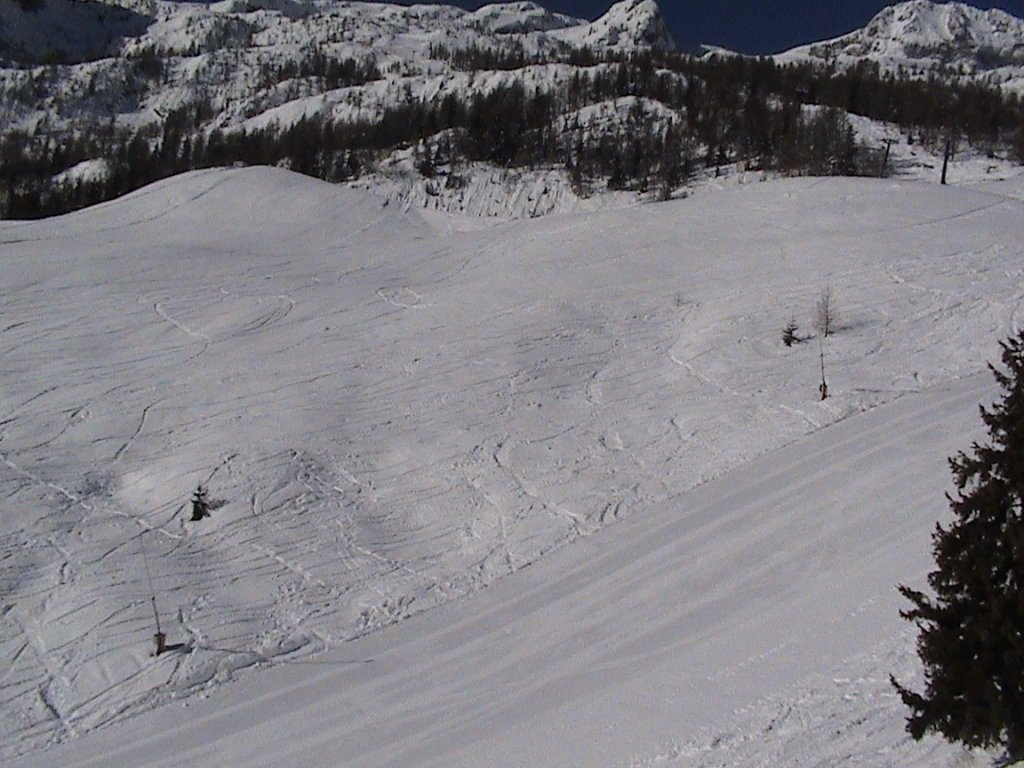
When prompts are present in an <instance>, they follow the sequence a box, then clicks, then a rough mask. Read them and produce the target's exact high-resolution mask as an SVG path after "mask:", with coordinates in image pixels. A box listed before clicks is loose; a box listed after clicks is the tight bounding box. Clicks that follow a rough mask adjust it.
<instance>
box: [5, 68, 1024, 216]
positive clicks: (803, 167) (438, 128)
mask: <svg viewBox="0 0 1024 768" xmlns="http://www.w3.org/2000/svg"><path fill="white" fill-rule="evenodd" d="M433 53H434V54H435V55H437V56H450V57H451V56H455V55H456V53H455V52H452V51H450V50H447V49H444V50H442V49H435V50H434V51H433ZM500 53H501V52H500V51H498V52H491V53H489V54H486V55H487V56H490V57H491V58H494V57H499V58H500ZM478 55H483V54H481V52H480V51H479V49H473V50H471V51H469V52H468V53H466V54H465V57H466V58H467V59H469V58H473V57H476V56H478ZM523 55H524V54H522V51H521V49H518V48H511V49H509V52H508V56H509V61H507V62H504V64H503V63H502V61H500V60H489V61H488V63H489V64H490V65H491V67H492V68H493V69H502V68H505V67H506V66H507V68H514V67H513V65H520V64H521V63H522V56H523ZM565 55H566V56H567V57H568V56H570V54H565ZM571 56H573V57H575V58H576V59H577V60H578V61H577V63H580V64H583V63H584V62H589V61H591V60H592V59H593V57H594V54H593V53H592V52H576V53H573V54H571ZM261 77H262V79H264V80H266V81H267V82H273V81H279V80H281V79H287V78H293V77H313V78H317V79H318V80H319V81H320V82H321V85H322V87H323V88H325V89H326V88H330V87H339V86H341V85H348V84H360V83H363V82H368V81H370V80H373V79H377V78H379V77H381V73H380V72H379V70H377V69H376V67H375V66H374V65H372V63H367V62H357V61H345V62H340V61H336V60H333V59H331V57H329V56H327V55H326V54H324V53H322V52H320V51H316V52H313V53H312V54H310V55H309V56H307V57H306V58H304V59H303V60H301V61H297V62H289V63H284V64H281V65H279V66H278V67H276V68H272V69H271V68H267V69H265V70H264V71H263V72H262V73H261ZM616 100H619V101H616ZM610 103H621V105H622V107H621V109H622V111H623V112H624V114H621V115H619V116H618V117H617V118H616V119H614V120H604V121H595V120H593V119H591V118H589V117H587V108H588V107H594V105H605V106H607V105H608V104H610ZM215 112H216V110H215V108H214V107H213V105H212V104H211V103H210V99H209V97H201V96H200V97H197V98H196V99H195V100H194V101H193V102H192V103H190V104H188V105H186V106H183V107H181V108H179V109H177V110H175V111H173V112H171V113H169V114H168V115H166V116H164V118H163V121H162V123H161V124H160V125H150V126H147V127H144V128H141V129H137V130H131V129H127V128H124V127H119V126H116V125H114V124H113V123H106V124H101V125H97V126H92V127H89V128H88V129H81V128H80V129H79V130H78V131H77V132H76V133H74V134H72V135H69V136H56V135H49V136H45V135H31V134H27V133H24V132H8V133H6V134H5V135H2V136H0V215H2V216H3V217H5V218H34V217H39V216H47V215H53V214H57V213H61V212H65V211H69V210H73V209H75V208H79V207H82V206H84V205H89V204H92V203H96V202H100V201H102V200H106V199H110V198H112V197H115V196H117V195H120V194H123V193H125V192H128V191H130V190H132V189H135V188H137V187H139V186H142V185H145V184H147V183H150V182H152V181H155V180H157V179H159V178H163V177H166V176H168V175H172V174H175V173H179V172H182V171H185V170H190V169H195V168H204V167H211V166H220V165H231V164H249V165H255V164H269V165H282V166H285V167H289V168H291V169H293V170H295V171H298V172H300V173H305V174H308V175H311V176H316V177H319V178H323V179H326V180H330V181H343V180H347V179H351V178H354V177H357V176H359V175H360V174H362V173H364V172H365V171H366V170H367V169H372V168H373V167H374V165H375V164H376V163H377V162H378V161H379V160H380V159H381V158H382V157H384V156H385V155H387V154H389V153H391V152H393V151H394V150H395V149H396V148H402V147H405V148H410V147H415V148H416V149H417V156H418V158H419V162H418V164H417V165H418V167H420V168H421V170H424V171H426V172H428V173H440V172H449V173H454V170H453V166H454V165H457V164H458V163H460V162H463V161H466V162H472V161H483V162H488V163H492V164H494V165H498V166H502V167H516V168H529V167H564V168H565V169H566V170H567V171H568V172H569V174H570V177H571V179H572V181H573V184H574V186H577V188H578V190H580V191H585V190H588V189H594V188H598V187H600V186H602V185H605V186H607V187H610V188H613V189H635V190H639V191H648V190H653V191H656V192H658V193H659V194H666V193H667V192H670V191H671V190H672V189H673V188H676V187H678V186H679V185H680V184H682V183H684V182H685V181H686V179H687V178H688V177H689V176H690V175H691V174H693V173H694V172H695V171H697V170H698V169H701V168H720V167H721V166H723V165H726V164H729V163H735V162H740V161H742V162H743V163H744V164H745V166H746V167H747V168H750V169H764V170H773V171H778V172H781V173H785V174H812V175H828V174H842V175H851V174H858V173H867V174H876V173H878V172H879V170H880V166H881V163H880V157H879V152H878V148H872V147H863V146H859V145H858V144H857V142H856V140H855V136H854V132H853V130H852V128H851V127H850V125H849V122H848V120H847V118H846V114H847V113H852V114H859V115H865V116H867V117H870V118H874V119H877V120H884V121H887V122H891V123H895V124H897V125H899V126H901V127H902V128H903V129H905V130H907V131H909V132H911V133H912V134H913V135H914V137H915V140H916V141H920V142H921V143H923V144H926V145H930V146H931V147H937V146H940V144H941V143H942V142H944V141H945V140H946V139H947V138H948V137H950V136H955V137H957V138H958V139H961V140H964V141H967V142H969V143H970V144H972V145H976V146H981V147H984V148H987V149H989V150H990V151H993V152H994V151H996V150H997V149H1000V148H1007V147H1012V148H1013V151H1015V152H1016V153H1017V157H1018V158H1019V159H1020V160H1022V161H1024V130H1022V128H1021V126H1022V125H1024V109H1022V105H1021V103H1020V100H1019V99H1018V98H1017V97H1016V96H1014V95H1006V94H1002V93H1001V92H999V91H996V90H993V89H987V88H984V87H982V86H979V85H973V84H971V85H958V84H955V83H948V82H940V81H938V80H934V79H933V80H906V79H900V78H899V77H896V76H894V75H891V74H882V73H880V72H879V70H878V68H877V66H876V65H872V64H869V63H864V64H861V65H858V66H856V67H854V68H852V69H849V70H835V69H823V68H820V67H815V66H811V65H786V66H780V65H778V64H776V63H775V62H773V61H771V60H770V59H753V58H743V57H710V58H694V57H690V56H685V55H682V54H678V53H672V52H660V51H648V52H643V53H634V54H628V55H627V54H609V55H607V56H605V57H604V61H603V62H602V63H601V64H593V63H590V64H589V65H584V66H580V67H578V68H577V70H576V71H575V72H574V73H573V74H572V75H571V76H570V77H568V78H563V79H562V80H560V81H557V82H556V83H555V84H554V85H553V86H552V87H550V88H545V89H540V88H528V87H527V86H525V85H524V84H523V83H522V82H521V81H513V82H511V83H509V84H506V85H502V86H499V87H496V88H494V89H492V90H490V91H487V92H481V91H477V92H471V93H465V94H463V93H448V94H447V95H445V96H444V97H443V98H441V99H437V100H432V101H427V100H416V99H412V98H410V99H405V100H403V101H401V102H400V103H396V104H393V105H391V106H389V107H387V108H386V109H384V110H383V112H382V113H381V114H380V115H378V116H377V117H376V118H375V119H372V120H370V119H356V120H347V121H335V120H333V119H332V118H331V117H328V116H324V115H314V116H308V117H304V118H302V119H300V120H299V121H297V122H296V123H294V124H292V125H289V126H285V127H277V126H267V127H264V128H259V129H250V130H241V129H239V130H228V131H221V130H218V129H210V128H209V124H210V122H211V121H212V119H213V117H214V116H215ZM666 115H668V117H666ZM91 158H105V159H106V160H107V162H108V164H109V174H108V175H107V176H106V177H104V178H96V179H81V180H78V181H73V182H66V183H62V184H54V183H52V178H53V176H54V175H56V174H59V173H60V172H61V171H63V170H65V169H67V168H70V167H72V166H74V165H75V164H77V163H79V162H81V161H83V160H87V159H91Z"/></svg>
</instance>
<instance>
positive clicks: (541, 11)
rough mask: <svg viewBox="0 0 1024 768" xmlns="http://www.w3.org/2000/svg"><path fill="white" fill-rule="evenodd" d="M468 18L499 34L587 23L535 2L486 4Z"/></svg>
mask: <svg viewBox="0 0 1024 768" xmlns="http://www.w3.org/2000/svg"><path fill="white" fill-rule="evenodd" d="M467 18H468V19H469V20H471V21H473V22H476V23H478V24H480V26H481V27H483V28H484V29H487V30H488V31H490V32H492V33H494V34H499V35H504V34H522V33H525V32H549V31H551V30H553V29H565V28H566V27H574V26H579V25H580V24H585V23H586V22H584V21H581V20H580V19H575V18H573V17H571V16H565V15H564V14H561V13H553V12H551V11H549V10H547V9H546V8H542V7H541V6H539V5H537V4H536V3H533V2H517V3H495V4H493V5H485V6H483V7H482V8H479V9H478V10H476V11H474V12H473V13H471V14H469V16H468V17H467Z"/></svg>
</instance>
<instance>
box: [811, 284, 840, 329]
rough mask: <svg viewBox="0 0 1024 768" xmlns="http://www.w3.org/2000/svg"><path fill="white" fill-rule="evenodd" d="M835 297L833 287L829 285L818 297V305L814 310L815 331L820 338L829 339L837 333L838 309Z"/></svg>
mask: <svg viewBox="0 0 1024 768" xmlns="http://www.w3.org/2000/svg"><path fill="white" fill-rule="evenodd" d="M834 299H835V297H834V296H833V294H832V286H831V285H828V286H825V288H824V289H823V290H822V292H821V296H819V297H818V304H817V306H816V307H815V308H814V330H816V331H817V332H818V335H819V336H824V337H826V338H827V337H828V336H831V335H832V334H833V333H835V331H836V322H837V315H836V307H835V300H834Z"/></svg>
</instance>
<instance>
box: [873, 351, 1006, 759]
mask: <svg viewBox="0 0 1024 768" xmlns="http://www.w3.org/2000/svg"><path fill="white" fill-rule="evenodd" d="M1000 346H1001V347H1002V350H1003V352H1002V362H1003V366H1004V368H1005V370H1000V369H998V368H996V367H995V366H989V367H990V368H991V370H992V372H993V374H994V375H995V378H996V381H997V382H999V385H1000V387H1001V388H1002V389H1003V392H1004V394H1003V398H1002V401H1001V402H1000V403H998V404H996V405H994V406H993V407H992V408H991V410H989V409H987V408H985V407H982V408H981V418H982V420H983V421H984V422H985V425H986V427H987V428H988V433H989V441H988V442H987V443H986V444H984V445H979V444H978V443H975V444H974V445H973V446H972V450H971V453H970V455H968V454H965V453H963V452H961V453H959V454H957V455H956V456H954V457H953V458H951V459H950V467H951V469H952V472H953V477H954V479H955V483H956V489H957V490H956V495H955V496H949V497H948V498H949V502H950V507H951V509H952V511H953V513H954V515H955V520H954V522H953V523H952V524H951V525H950V527H949V528H943V527H942V526H941V525H940V526H937V528H936V531H935V533H934V535H933V551H934V556H935V563H936V570H935V571H933V572H932V573H931V574H929V576H928V583H929V585H930V586H931V588H932V590H934V592H935V597H934V598H931V597H928V596H926V595H925V594H923V593H922V592H918V591H916V590H913V589H910V588H908V587H905V586H901V587H900V588H899V589H900V592H901V593H902V594H903V595H904V596H905V597H906V598H908V599H909V600H910V601H911V602H912V603H913V604H914V607H913V608H912V609H910V610H907V611H904V612H902V615H903V617H904V618H906V619H908V620H910V621H913V622H915V623H916V624H917V625H918V627H919V629H920V634H919V636H918V640H917V647H918V654H919V655H920V657H921V661H922V662H923V664H924V667H925V691H924V693H921V694H918V693H915V692H913V691H911V690H908V689H907V688H904V687H903V686H901V685H900V684H899V683H897V682H896V680H895V679H894V680H893V684H894V685H895V686H896V688H897V689H898V690H899V693H900V696H901V697H902V698H903V701H904V703H905V704H906V705H907V706H908V707H909V708H910V710H911V714H910V716H909V717H908V718H907V730H908V731H909V732H910V734H911V735H912V736H913V737H914V738H916V739H920V738H921V737H922V736H924V734H925V733H928V732H938V733H941V734H942V735H943V736H945V737H946V738H947V739H948V740H950V741H954V742H960V743H962V744H965V745H967V746H969V747H995V746H1001V747H1003V748H1005V750H1006V757H1007V759H1008V762H1015V761H1017V760H1021V759H1024V509H1022V503H1024V331H1021V332H1020V333H1018V334H1017V336H1016V337H1011V338H1010V339H1008V340H1007V341H1005V342H1001V343H1000Z"/></svg>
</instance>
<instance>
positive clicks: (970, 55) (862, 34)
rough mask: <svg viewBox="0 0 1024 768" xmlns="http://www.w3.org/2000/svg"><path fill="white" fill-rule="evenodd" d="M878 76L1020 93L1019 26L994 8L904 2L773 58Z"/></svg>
mask: <svg viewBox="0 0 1024 768" xmlns="http://www.w3.org/2000/svg"><path fill="white" fill-rule="evenodd" d="M774 58H775V59H776V60H777V61H780V62H783V63H788V62H797V61H813V62H819V63H822V64H835V65H838V66H852V65H855V64H857V63H860V62H865V61H868V62H873V63H877V64H878V66H879V67H880V68H881V70H882V71H884V72H889V73H893V74H896V73H899V72H901V71H902V72H903V73H904V74H909V75H911V76H917V77H926V76H928V75H938V76H943V75H945V76H949V77H954V78H957V77H959V78H969V79H976V80H978V81H980V82H982V83H984V84H986V85H990V86H994V87H1002V88H1006V89H1009V90H1013V91H1017V92H1022V93H1024V20H1021V19H1019V18H1017V17H1016V16H1013V15H1012V14H1010V13H1007V12H1006V11H1003V10H1001V9H998V8H992V9H988V10H984V9H980V8H976V7H974V6H971V5H968V4H966V3H961V2H949V3H938V2H933V1H932V0H906V2H902V3H897V4H896V5H891V6H889V7H887V8H884V9H883V10H882V11H880V12H879V13H878V14H876V15H875V16H874V17H873V18H872V19H871V21H869V22H868V24H866V25H865V26H864V27H863V28H861V29H858V30H854V31H853V32H850V33H848V34H845V35H841V36H839V37H836V38H833V39H831V40H825V41H822V42H817V43H810V44H807V45H803V46H798V47H797V48H793V49H790V50H789V51H785V52H783V53H781V54H777V55H776V56H775V57H774Z"/></svg>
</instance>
